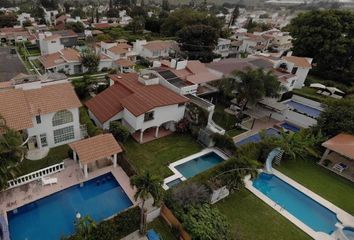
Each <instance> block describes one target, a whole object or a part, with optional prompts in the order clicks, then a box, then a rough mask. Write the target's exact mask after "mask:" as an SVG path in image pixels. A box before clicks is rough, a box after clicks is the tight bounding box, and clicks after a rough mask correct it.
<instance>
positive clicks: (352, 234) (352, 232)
mask: <svg viewBox="0 0 354 240" xmlns="http://www.w3.org/2000/svg"><path fill="white" fill-rule="evenodd" d="M343 233H344V235H345V236H346V237H347V238H348V239H349V240H354V228H351V227H345V228H343Z"/></svg>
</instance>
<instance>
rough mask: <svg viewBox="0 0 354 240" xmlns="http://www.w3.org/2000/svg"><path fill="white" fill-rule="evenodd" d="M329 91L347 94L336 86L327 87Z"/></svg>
mask: <svg viewBox="0 0 354 240" xmlns="http://www.w3.org/2000/svg"><path fill="white" fill-rule="evenodd" d="M326 88H327V90H328V91H330V92H331V93H332V94H333V93H335V92H338V93H341V94H345V92H343V91H342V90H340V89H338V88H336V87H326Z"/></svg>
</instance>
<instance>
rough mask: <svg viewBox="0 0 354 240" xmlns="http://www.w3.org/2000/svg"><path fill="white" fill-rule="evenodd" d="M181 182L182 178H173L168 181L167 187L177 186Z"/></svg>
mask: <svg viewBox="0 0 354 240" xmlns="http://www.w3.org/2000/svg"><path fill="white" fill-rule="evenodd" d="M181 182H182V180H181V179H179V178H177V179H175V180H172V181H171V182H168V183H166V185H167V187H169V188H171V187H174V186H177V185H178V184H179V183H181Z"/></svg>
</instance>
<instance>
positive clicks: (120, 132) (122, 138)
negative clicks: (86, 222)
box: [109, 121, 130, 143]
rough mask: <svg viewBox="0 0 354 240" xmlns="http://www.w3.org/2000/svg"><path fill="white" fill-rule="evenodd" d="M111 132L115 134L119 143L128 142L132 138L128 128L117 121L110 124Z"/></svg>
mask: <svg viewBox="0 0 354 240" xmlns="http://www.w3.org/2000/svg"><path fill="white" fill-rule="evenodd" d="M109 131H110V132H111V133H112V134H113V136H114V138H115V139H116V140H117V141H119V142H122V143H124V142H126V141H127V140H128V137H129V136H130V132H129V130H128V128H127V127H126V126H124V125H122V124H121V123H119V122H116V121H113V122H111V123H110V124H109Z"/></svg>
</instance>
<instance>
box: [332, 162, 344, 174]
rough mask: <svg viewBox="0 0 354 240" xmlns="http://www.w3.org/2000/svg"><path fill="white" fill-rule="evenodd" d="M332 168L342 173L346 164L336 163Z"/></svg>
mask: <svg viewBox="0 0 354 240" xmlns="http://www.w3.org/2000/svg"><path fill="white" fill-rule="evenodd" d="M332 168H333V169H334V170H337V171H338V172H340V173H342V172H343V171H344V170H346V169H347V168H348V166H347V165H345V164H344V163H336V164H335V165H334V166H333V167H332Z"/></svg>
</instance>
